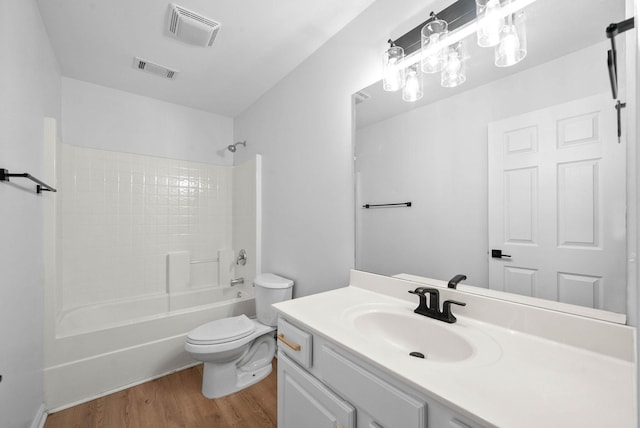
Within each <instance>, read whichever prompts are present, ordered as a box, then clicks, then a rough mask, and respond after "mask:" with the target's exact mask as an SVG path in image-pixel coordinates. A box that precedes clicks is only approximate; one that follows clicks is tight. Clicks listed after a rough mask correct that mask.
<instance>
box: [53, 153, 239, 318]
mask: <svg viewBox="0 0 640 428" xmlns="http://www.w3.org/2000/svg"><path fill="white" fill-rule="evenodd" d="M61 153H62V155H61V156H62V159H61V180H60V181H61V192H60V195H62V196H61V198H60V200H61V203H60V206H59V212H60V213H61V222H60V224H61V230H60V232H59V237H58V239H59V241H60V247H61V251H62V257H61V258H60V260H61V262H60V263H61V267H62V272H63V273H62V281H61V283H62V285H61V287H62V288H63V290H62V296H63V304H62V307H63V308H65V309H69V308H72V307H76V306H82V305H88V304H95V303H100V302H102V301H108V300H114V299H123V298H130V297H136V296H141V295H146V294H153V293H158V292H163V291H164V290H165V288H166V269H165V256H166V254H167V253H168V252H170V251H180V250H184V251H189V252H191V253H192V254H193V258H199V259H213V258H215V257H217V251H218V249H220V248H230V246H231V218H230V217H231V212H232V206H231V194H232V190H231V188H230V187H231V184H232V179H231V178H232V175H231V167H227V166H214V165H207V164H201V163H196V162H189V161H181V160H172V159H164V158H158V157H153V156H145V155H136V154H129V153H120V152H110V151H105V150H99V149H93V148H86V147H76V146H71V145H67V144H63V148H62V150H61ZM214 265H215V263H206V264H202V265H192V266H197V267H196V268H193V269H192V270H193V272H192V274H194V275H195V281H193V284H192V286H194V287H201V286H205V285H213V284H214V283H215V282H216V278H217V266H214Z"/></svg>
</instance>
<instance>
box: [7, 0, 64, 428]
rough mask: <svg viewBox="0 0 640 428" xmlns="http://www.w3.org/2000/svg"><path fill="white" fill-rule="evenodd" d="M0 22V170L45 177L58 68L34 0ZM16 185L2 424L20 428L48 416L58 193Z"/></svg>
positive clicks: (17, 0)
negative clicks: (49, 290)
mask: <svg viewBox="0 0 640 428" xmlns="http://www.w3.org/2000/svg"><path fill="white" fill-rule="evenodd" d="M0 17H1V19H2V25H1V26H0V27H1V30H0V57H1V58H2V67H0V94H2V96H0V163H1V164H0V168H5V169H8V170H9V171H10V172H29V173H31V174H33V175H34V176H36V177H43V175H42V174H43V170H44V169H45V167H44V165H43V134H44V129H43V120H44V118H45V116H50V117H56V118H59V117H60V73H59V70H58V65H57V62H56V59H55V57H54V55H53V51H52V49H51V46H50V44H49V41H48V38H47V36H46V34H45V30H44V26H43V24H42V21H41V19H40V14H39V12H38V8H37V6H36V4H35V1H33V0H5V1H2V2H0ZM18 41H19V42H18ZM12 182H13V183H14V184H7V183H0V200H1V201H2V203H0V218H1V219H2V222H1V223H0V237H1V240H2V245H0V272H1V275H2V279H1V280H0V282H1V285H0V342H1V343H2V345H1V346H0V375H2V376H3V378H2V382H0V426H2V427H11V428H21V427H29V426H31V425H32V423H33V424H34V426H37V424H38V420H39V416H41V414H40V413H39V412H41V409H42V408H41V405H42V401H43V392H42V365H43V362H42V361H43V356H42V354H43V328H42V323H43V303H42V302H43V258H42V240H43V230H42V222H43V202H45V201H44V199H46V198H52V197H55V195H53V194H49V193H45V194H42V195H37V194H36V193H35V191H34V188H35V186H34V185H31V184H29V183H30V182H28V181H25V180H24V179H12ZM24 187H26V188H27V190H25V189H24Z"/></svg>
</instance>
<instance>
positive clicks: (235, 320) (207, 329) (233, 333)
mask: <svg viewBox="0 0 640 428" xmlns="http://www.w3.org/2000/svg"><path fill="white" fill-rule="evenodd" d="M255 330H256V324H255V323H254V322H253V321H251V320H250V319H249V318H247V316H246V315H239V316H237V317H229V318H223V319H219V320H215V321H211V322H208V323H206V324H203V325H201V326H200V327H197V328H195V329H194V330H191V331H190V332H189V334H188V335H187V342H188V343H191V344H193V345H217V344H221V343H227V342H233V341H235V340H239V339H242V338H243V337H247V336H249V335H250V334H252V333H253V332H254V331H255Z"/></svg>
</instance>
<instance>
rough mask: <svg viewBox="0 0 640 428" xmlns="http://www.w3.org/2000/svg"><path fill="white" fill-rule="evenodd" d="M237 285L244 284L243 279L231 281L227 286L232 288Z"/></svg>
mask: <svg viewBox="0 0 640 428" xmlns="http://www.w3.org/2000/svg"><path fill="white" fill-rule="evenodd" d="M239 284H244V278H236V279H232V280H231V282H230V283H229V285H231V286H232V287H233V286H234V285H239Z"/></svg>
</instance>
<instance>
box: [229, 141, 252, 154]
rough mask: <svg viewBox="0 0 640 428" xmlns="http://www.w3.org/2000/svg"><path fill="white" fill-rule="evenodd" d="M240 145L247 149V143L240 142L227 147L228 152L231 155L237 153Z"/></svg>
mask: <svg viewBox="0 0 640 428" xmlns="http://www.w3.org/2000/svg"><path fill="white" fill-rule="evenodd" d="M238 144H242V145H243V146H244V147H247V141H246V140H245V141H238V142H237V143H235V144H229V145H228V146H227V150H229V151H230V152H231V153H235V152H236V150H238Z"/></svg>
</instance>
